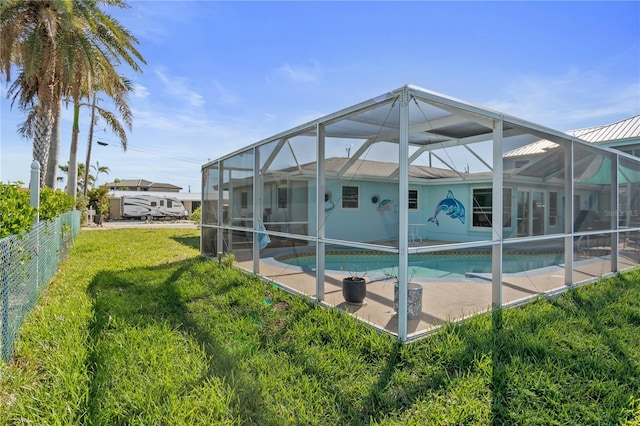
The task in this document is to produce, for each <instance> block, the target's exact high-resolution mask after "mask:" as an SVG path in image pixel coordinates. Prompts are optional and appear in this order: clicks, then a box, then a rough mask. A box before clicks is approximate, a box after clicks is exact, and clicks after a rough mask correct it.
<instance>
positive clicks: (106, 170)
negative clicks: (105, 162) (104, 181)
mask: <svg viewBox="0 0 640 426" xmlns="http://www.w3.org/2000/svg"><path fill="white" fill-rule="evenodd" d="M91 168H92V169H93V170H95V171H96V177H95V179H94V181H93V182H94V184H95V183H98V176H100V173H104V174H105V175H108V174H109V172H110V171H111V169H109V167H107V166H101V165H100V163H99V162H97V161H96V165H95V166H94V165H91Z"/></svg>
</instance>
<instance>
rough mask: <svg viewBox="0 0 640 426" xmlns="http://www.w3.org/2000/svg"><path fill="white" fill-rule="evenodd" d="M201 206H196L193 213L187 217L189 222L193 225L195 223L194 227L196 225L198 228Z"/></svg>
mask: <svg viewBox="0 0 640 426" xmlns="http://www.w3.org/2000/svg"><path fill="white" fill-rule="evenodd" d="M201 207H202V206H198V208H197V209H195V210H194V211H193V213H191V214H190V215H189V220H191V221H192V222H193V223H195V224H196V225H198V227H199V226H200V216H201V214H202V208H201Z"/></svg>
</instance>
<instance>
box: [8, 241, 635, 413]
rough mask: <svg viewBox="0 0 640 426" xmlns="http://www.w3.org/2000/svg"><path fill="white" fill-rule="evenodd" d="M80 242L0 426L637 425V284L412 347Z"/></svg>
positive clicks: (262, 293)
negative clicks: (315, 425) (6, 425)
mask: <svg viewBox="0 0 640 426" xmlns="http://www.w3.org/2000/svg"><path fill="white" fill-rule="evenodd" d="M198 241H199V240H198V234H197V231H185V230H177V229H173V230H172V229H154V230H110V231H92V232H87V231H84V232H81V233H80V236H79V238H78V239H77V240H76V243H75V246H74V247H73V248H72V249H71V251H70V258H69V259H68V260H67V261H66V262H65V263H64V264H63V265H62V268H61V270H60V272H59V273H58V275H57V276H56V278H55V279H54V281H53V282H52V283H51V285H50V286H49V287H48V289H47V291H46V293H45V294H44V295H43V298H42V300H41V301H40V303H39V304H38V305H37V307H36V309H35V310H34V312H33V313H32V314H31V315H30V317H29V318H28V320H27V321H26V323H25V325H24V327H23V329H22V332H21V336H20V338H19V340H18V342H17V349H16V356H15V359H14V361H12V362H11V363H10V364H9V365H0V424H52V425H56V424H60V425H63V424H64V425H67V424H83V425H117V424H136V425H150V424H154V425H160V424H167V425H168V424H171V425H176V424H203V425H211V424H216V425H224V424H230V425H232V424H256V425H288V424H296V425H297V424H303V425H312V424H322V425H336V424H350V425H351V424H356V425H357V424H380V425H424V424H478V425H485V424H490V423H493V424H514V425H515V424H544V425H554V424H557V425H565V424H627V425H639V424H640V272H639V271H635V272H631V273H627V274H624V275H620V276H617V277H614V278H612V279H608V280H604V281H601V282H598V283H596V284H593V285H589V286H585V287H582V288H580V289H577V290H572V291H569V292H567V293H565V294H564V295H562V296H561V297H559V298H557V299H555V300H552V301H549V300H545V299H543V298H540V299H539V300H536V301H535V302H533V303H530V304H528V305H526V306H524V307H521V308H517V309H506V310H502V311H497V312H494V313H490V314H486V315H481V316H478V317H475V318H472V319H470V320H468V321H465V322H463V323H461V324H449V325H447V326H445V327H444V328H442V329H441V330H440V331H438V332H437V333H435V334H434V335H432V336H430V337H428V338H426V339H423V340H421V341H418V342H414V343H412V344H409V345H405V346H402V345H399V344H397V343H396V342H395V340H394V339H393V338H392V337H390V336H386V335H382V334H379V333H377V332H376V331H374V330H372V329H371V328H369V327H367V326H366V325H364V324H361V323H359V322H358V321H356V320H354V319H353V318H351V317H349V316H347V315H346V314H342V313H340V312H337V311H333V310H328V309H323V308H320V307H318V306H315V305H313V304H312V303H310V302H308V301H307V300H305V299H304V298H302V297H296V296H291V295H289V294H287V293H286V292H284V291H282V290H280V289H278V288H277V286H272V285H268V284H265V283H264V282H261V281H259V280H258V279H257V278H255V277H251V276H248V275H245V274H242V273H240V272H238V271H236V270H234V269H230V268H222V267H220V266H219V265H218V264H217V262H212V261H206V260H205V259H203V258H201V257H199V256H198V249H197V247H198Z"/></svg>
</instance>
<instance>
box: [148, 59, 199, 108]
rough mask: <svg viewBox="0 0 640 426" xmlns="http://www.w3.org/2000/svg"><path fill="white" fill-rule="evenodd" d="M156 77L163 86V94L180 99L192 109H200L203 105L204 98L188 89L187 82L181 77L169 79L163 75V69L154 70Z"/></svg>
mask: <svg viewBox="0 0 640 426" xmlns="http://www.w3.org/2000/svg"><path fill="white" fill-rule="evenodd" d="M155 74H156V76H157V77H158V78H159V79H160V81H161V82H162V83H163V84H164V86H165V92H166V93H168V94H169V95H171V96H173V97H175V98H177V99H181V100H182V101H185V102H187V103H189V105H191V106H194V107H201V106H202V105H204V104H205V100H204V97H203V96H202V95H200V94H199V93H198V92H196V91H195V90H192V89H190V88H189V85H188V81H187V79H185V78H181V77H173V76H172V77H169V76H167V75H166V74H165V72H164V69H162V68H158V69H156V70H155Z"/></svg>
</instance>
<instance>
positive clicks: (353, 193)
mask: <svg viewBox="0 0 640 426" xmlns="http://www.w3.org/2000/svg"><path fill="white" fill-rule="evenodd" d="M359 192H360V188H359V187H357V186H343V187H342V208H343V209H357V208H358V207H359V200H360V197H359Z"/></svg>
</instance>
